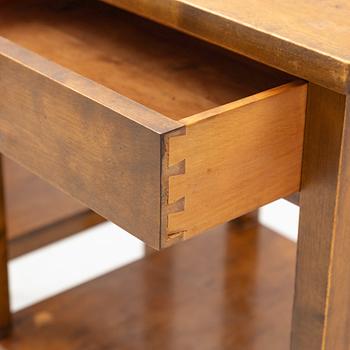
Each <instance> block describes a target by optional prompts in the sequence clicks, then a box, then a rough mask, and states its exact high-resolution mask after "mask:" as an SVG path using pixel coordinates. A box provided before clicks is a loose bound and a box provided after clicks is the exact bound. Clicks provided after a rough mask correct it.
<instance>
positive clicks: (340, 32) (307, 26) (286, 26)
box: [106, 0, 350, 93]
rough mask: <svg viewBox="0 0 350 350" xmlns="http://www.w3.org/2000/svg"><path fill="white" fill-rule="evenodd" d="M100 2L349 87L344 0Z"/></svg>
mask: <svg viewBox="0 0 350 350" xmlns="http://www.w3.org/2000/svg"><path fill="white" fill-rule="evenodd" d="M106 2H108V3H111V4H114V5H117V6H119V7H121V8H124V9H126V10H129V11H131V12H134V13H137V14H139V15H142V16H145V17H147V18H150V19H152V20H155V21H158V22H160V23H162V24H165V25H168V26H171V27H173V28H176V29H179V30H181V31H184V32H187V33H189V34H192V35H194V36H197V37H200V38H202V39H204V40H207V41H209V42H212V43H214V44H217V45H219V46H222V47H225V48H227V49H229V50H232V51H235V52H238V53H240V54H242V55H244V56H248V57H250V58H253V59H255V60H257V61H259V62H262V63H265V64H267V65H269V66H272V67H275V68H278V69H281V70H284V71H286V72H288V73H290V74H293V75H296V76H298V77H301V78H304V79H306V80H309V81H311V82H314V83H316V84H319V85H321V86H324V87H327V88H329V89H332V90H334V91H337V92H341V93H349V91H350V73H349V71H350V40H349V38H350V2H349V1H347V0H338V1H337V0H321V1H316V0H293V1H290V0H279V1H277V0H264V1H258V0H245V1H241V0H158V1H154V0H142V1H140V0H106Z"/></svg>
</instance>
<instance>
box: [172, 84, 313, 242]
mask: <svg viewBox="0 0 350 350" xmlns="http://www.w3.org/2000/svg"><path fill="white" fill-rule="evenodd" d="M306 92H307V84H306V83H304V82H302V81H300V82H293V83H289V84H286V85H283V86H280V87H277V88H275V89H270V90H268V91H265V92H262V93H260V94H256V95H254V96H251V97H248V98H245V99H242V100H240V101H236V102H233V103H230V104H227V105H224V106H220V107H217V108H214V109H212V110H209V111H206V112H203V113H200V114H197V115H194V116H191V117H188V118H186V119H183V120H182V121H183V122H184V124H185V125H186V133H185V134H184V135H179V136H173V137H171V138H169V166H170V167H172V166H176V165H177V166H178V167H179V164H183V167H184V171H183V174H179V175H176V176H170V178H169V189H168V193H169V197H168V200H169V203H170V204H169V205H170V206H171V205H173V206H174V205H176V203H181V202H183V203H184V204H183V205H184V208H183V210H177V211H176V212H175V213H170V214H169V215H168V218H167V221H168V236H169V239H170V242H171V241H172V238H173V237H174V238H175V239H176V240H178V239H179V236H181V238H182V239H185V238H189V237H191V236H193V235H195V234H198V233H201V232H202V231H204V230H206V229H208V228H210V227H214V226H215V225H218V224H222V223H224V222H227V221H229V220H231V219H233V218H236V217H239V216H241V215H243V214H245V213H247V212H249V211H252V210H254V209H256V208H258V207H260V206H263V205H264V204H266V203H269V202H272V201H274V200H276V199H278V198H281V197H283V196H287V195H290V194H292V193H294V192H296V191H298V190H299V188H300V174H301V160H302V150H303V137H304V119H305V108H306Z"/></svg>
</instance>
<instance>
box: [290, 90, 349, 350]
mask: <svg viewBox="0 0 350 350" xmlns="http://www.w3.org/2000/svg"><path fill="white" fill-rule="evenodd" d="M348 104H349V97H347V96H344V95H340V94H337V93H335V92H332V91H329V90H327V89H324V88H321V87H319V86H315V85H310V88H309V94H308V109H307V118H306V134H305V144H304V156H303V174H302V188H301V194H300V226H299V238H298V253H297V268H296V286H295V299H294V311H293V323H292V341H291V349H292V350H345V349H349V348H350V261H349V260H350V124H349V122H350V121H349V119H350V113H349V106H348Z"/></svg>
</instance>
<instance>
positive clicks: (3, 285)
mask: <svg viewBox="0 0 350 350" xmlns="http://www.w3.org/2000/svg"><path fill="white" fill-rule="evenodd" d="M2 166H3V158H2V156H0V338H2V337H3V336H6V335H7V334H8V333H9V331H10V328H11V314H10V298H9V281H8V269H7V259H8V253H7V237H6V216H5V200H4V182H3V176H2V174H3V171H2Z"/></svg>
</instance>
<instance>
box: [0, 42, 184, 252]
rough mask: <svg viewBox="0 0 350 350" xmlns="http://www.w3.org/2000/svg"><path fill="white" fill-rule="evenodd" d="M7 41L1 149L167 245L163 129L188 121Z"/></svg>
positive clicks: (1, 64) (0, 66)
mask: <svg viewBox="0 0 350 350" xmlns="http://www.w3.org/2000/svg"><path fill="white" fill-rule="evenodd" d="M0 46H1V50H0V51H1V53H2V56H0V70H1V77H2V79H1V82H0V91H1V94H2V97H3V98H2V99H1V102H0V112H1V115H2V116H3V117H2V118H1V121H0V131H1V138H0V149H1V150H2V151H3V152H4V153H5V154H6V155H7V156H9V157H10V158H14V159H16V160H17V161H18V162H19V163H21V164H22V165H24V166H26V167H28V169H29V170H31V171H33V172H34V173H36V174H38V175H39V176H41V177H43V178H45V179H46V180H48V181H49V182H51V183H53V184H55V185H56V186H57V187H58V188H60V189H62V190H63V191H65V192H67V193H69V194H70V195H72V196H73V197H75V198H77V199H78V200H80V201H81V202H83V203H85V204H86V205H87V206H88V207H90V208H91V209H93V210H94V211H96V212H97V213H99V214H101V215H102V216H104V217H106V218H107V219H110V220H111V221H113V222H115V223H117V224H118V225H120V226H121V227H123V228H124V229H126V230H128V231H129V232H131V233H134V234H135V235H137V236H138V237H140V238H141V239H142V240H144V241H145V242H147V243H148V244H150V245H151V246H155V247H157V246H159V235H158V234H157V232H159V225H160V215H159V212H160V191H159V187H160V186H159V184H160V157H161V154H160V144H161V134H162V133H164V132H165V131H167V130H171V129H174V128H177V127H180V126H181V125H179V124H178V123H176V122H175V121H172V120H171V119H167V118H166V117H164V116H162V115H160V114H157V113H156V112H154V111H150V110H148V109H147V108H146V107H144V106H141V105H138V104H137V103H135V102H133V101H130V100H128V99H126V98H124V97H122V96H120V95H118V94H116V93H114V92H112V91H110V90H108V89H107V88H104V87H102V86H100V85H97V84H94V83H93V82H91V81H88V80H87V79H85V78H83V77H80V76H78V75H76V74H74V73H72V72H69V71H67V70H65V69H63V68H61V67H58V66H56V65H54V64H53V63H50V62H48V61H46V60H43V59H41V58H40V57H38V56H36V55H34V54H31V53H29V52H28V51H25V50H22V49H20V48H18V47H17V46H15V45H13V44H11V43H10V42H7V41H5V40H4V39H2V40H0ZM19 62H21V63H19ZM38 72H40V73H38ZM33 91H34V92H35V94H34V95H33ZM33 96H34V97H33ZM23 110H25V111H26V113H25V114H22V116H21V118H18V114H19V113H21V111H23ZM157 121H158V122H157Z"/></svg>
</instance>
